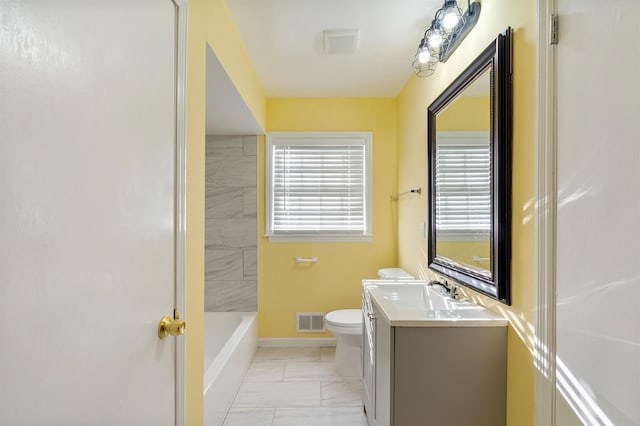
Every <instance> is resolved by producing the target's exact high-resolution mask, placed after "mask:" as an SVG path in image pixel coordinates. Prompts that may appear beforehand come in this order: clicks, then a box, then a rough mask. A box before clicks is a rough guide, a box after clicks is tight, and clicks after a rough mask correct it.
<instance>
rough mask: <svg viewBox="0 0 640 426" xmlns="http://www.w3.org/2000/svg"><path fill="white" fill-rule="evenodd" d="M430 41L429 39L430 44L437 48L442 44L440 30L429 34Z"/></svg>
mask: <svg viewBox="0 0 640 426" xmlns="http://www.w3.org/2000/svg"><path fill="white" fill-rule="evenodd" d="M428 41H429V46H430V47H431V48H432V49H437V48H439V47H440V45H441V44H442V35H441V34H440V33H439V32H435V31H434V32H432V33H431V34H430V35H429V40H428Z"/></svg>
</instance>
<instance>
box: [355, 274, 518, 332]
mask: <svg viewBox="0 0 640 426" xmlns="http://www.w3.org/2000/svg"><path fill="white" fill-rule="evenodd" d="M363 291H365V295H366V294H367V293H368V295H369V296H370V299H371V301H372V302H374V303H375V304H376V305H377V307H378V308H379V309H380V311H381V312H382V314H383V315H384V317H385V320H386V321H387V322H388V323H389V325H391V326H393V327H506V326H507V324H508V321H507V320H506V319H505V318H503V317H501V316H499V315H497V314H495V313H493V312H491V311H490V310H488V309H486V308H485V307H483V306H480V305H477V304H475V303H472V302H466V301H460V300H454V299H451V298H450V297H447V296H443V295H442V294H441V293H440V292H439V290H438V288H436V287H430V286H427V285H426V282H425V281H413V282H411V281H408V282H403V283H399V282H395V283H392V282H381V281H378V282H377V283H375V282H373V281H369V282H365V284H364V288H363ZM365 297H366V296H365Z"/></svg>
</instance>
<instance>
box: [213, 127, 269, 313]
mask: <svg viewBox="0 0 640 426" xmlns="http://www.w3.org/2000/svg"><path fill="white" fill-rule="evenodd" d="M206 152H207V158H206V190H205V191H206V200H205V207H206V219H205V246H206V250H205V311H208V312H212V311H256V310H257V304H258V301H257V298H258V295H257V293H258V290H257V275H258V274H257V259H258V257H257V250H256V247H257V198H256V197H257V191H256V179H257V175H256V173H257V171H256V165H257V160H256V153H257V137H256V136H207V148H206Z"/></svg>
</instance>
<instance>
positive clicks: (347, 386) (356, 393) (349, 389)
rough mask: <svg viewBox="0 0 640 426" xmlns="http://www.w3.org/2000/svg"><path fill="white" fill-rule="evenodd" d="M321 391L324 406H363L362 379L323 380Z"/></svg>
mask: <svg viewBox="0 0 640 426" xmlns="http://www.w3.org/2000/svg"><path fill="white" fill-rule="evenodd" d="M320 392H321V395H322V406H323V407H362V384H361V383H360V381H359V380H358V381H355V380H354V381H341V382H323V383H322V384H321V388H320Z"/></svg>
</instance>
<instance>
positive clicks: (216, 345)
mask: <svg viewBox="0 0 640 426" xmlns="http://www.w3.org/2000/svg"><path fill="white" fill-rule="evenodd" d="M257 341H258V320H257V318H256V313H255V312H205V313H204V424H205V426H218V425H221V424H222V421H223V420H224V416H225V414H226V412H227V410H228V409H229V406H230V405H231V403H232V402H233V398H234V397H235V395H236V392H237V391H238V388H239V387H240V383H241V382H242V379H243V377H244V375H245V373H246V371H247V368H248V367H249V363H250V362H251V359H252V358H253V355H254V353H255V352H256V348H257Z"/></svg>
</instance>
